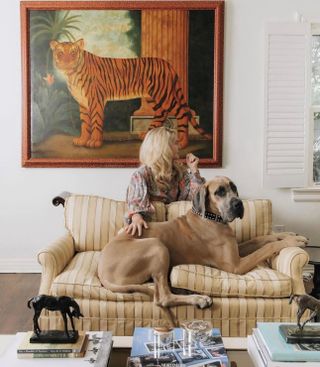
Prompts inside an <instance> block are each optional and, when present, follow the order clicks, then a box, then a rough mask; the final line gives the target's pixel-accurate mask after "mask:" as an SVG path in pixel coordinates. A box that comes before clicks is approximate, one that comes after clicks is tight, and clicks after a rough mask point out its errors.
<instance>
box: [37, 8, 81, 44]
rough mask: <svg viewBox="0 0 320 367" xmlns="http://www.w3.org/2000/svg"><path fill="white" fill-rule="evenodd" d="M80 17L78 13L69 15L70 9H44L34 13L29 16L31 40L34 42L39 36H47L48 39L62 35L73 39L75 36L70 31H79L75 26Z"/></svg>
mask: <svg viewBox="0 0 320 367" xmlns="http://www.w3.org/2000/svg"><path fill="white" fill-rule="evenodd" d="M80 17H81V16H80V15H70V11H66V12H64V11H46V12H41V13H40V12H39V13H38V14H35V15H34V16H33V17H32V18H31V27H30V31H31V42H36V41H37V40H38V39H39V38H47V39H48V40H49V41H50V40H53V39H61V38H62V37H66V38H67V39H68V40H69V41H74V40H75V38H74V36H73V34H72V33H71V32H72V30H77V31H80V28H79V27H77V26H76V24H77V23H79V21H80V19H79V18H80Z"/></svg>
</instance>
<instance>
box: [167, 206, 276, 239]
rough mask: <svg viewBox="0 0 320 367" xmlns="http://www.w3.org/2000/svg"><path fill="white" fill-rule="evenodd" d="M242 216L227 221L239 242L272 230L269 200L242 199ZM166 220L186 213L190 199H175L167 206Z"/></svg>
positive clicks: (189, 207)
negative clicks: (230, 221) (229, 221)
mask: <svg viewBox="0 0 320 367" xmlns="http://www.w3.org/2000/svg"><path fill="white" fill-rule="evenodd" d="M243 205H244V216H243V218H242V219H239V218H237V219H236V220H234V221H233V222H232V223H229V225H230V227H231V228H232V229H233V231H234V233H235V235H236V238H237V241H238V242H239V243H241V242H244V241H247V240H249V239H251V238H254V237H257V236H264V235H267V234H270V233H271V231H272V205H271V201H270V200H264V199H256V200H243ZM166 207H167V218H168V220H172V219H175V218H177V217H179V216H180V215H184V214H186V212H187V211H188V210H189V209H191V207H192V203H191V202H190V201H176V202H174V203H171V204H168V205H167V206H166Z"/></svg>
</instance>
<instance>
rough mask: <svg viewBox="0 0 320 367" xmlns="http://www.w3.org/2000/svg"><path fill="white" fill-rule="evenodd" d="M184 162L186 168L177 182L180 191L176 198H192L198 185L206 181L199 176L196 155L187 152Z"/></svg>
mask: <svg viewBox="0 0 320 367" xmlns="http://www.w3.org/2000/svg"><path fill="white" fill-rule="evenodd" d="M186 163H187V166H188V169H187V170H186V171H185V173H184V175H183V178H182V180H181V181H180V183H179V189H180V192H179V196H178V200H192V199H193V196H194V194H195V193H196V192H197V191H198V189H199V187H200V186H201V185H203V184H204V183H205V182H206V180H205V179H204V178H203V177H201V175H200V172H199V169H198V164H199V158H198V157H196V156H195V155H193V154H192V153H189V154H187V156H186Z"/></svg>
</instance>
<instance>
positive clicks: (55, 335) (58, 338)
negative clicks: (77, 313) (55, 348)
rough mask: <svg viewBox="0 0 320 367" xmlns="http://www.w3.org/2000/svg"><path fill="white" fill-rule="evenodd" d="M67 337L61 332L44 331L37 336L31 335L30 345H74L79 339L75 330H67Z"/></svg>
mask: <svg viewBox="0 0 320 367" xmlns="http://www.w3.org/2000/svg"><path fill="white" fill-rule="evenodd" d="M68 333H69V335H67V333H66V332H65V331H63V330H46V331H41V332H40V333H39V334H36V333H33V334H32V336H31V338H30V343H50V344H66V343H75V342H76V341H77V340H78V338H79V333H78V331H77V330H75V331H73V330H68Z"/></svg>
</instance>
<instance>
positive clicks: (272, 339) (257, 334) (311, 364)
mask: <svg viewBox="0 0 320 367" xmlns="http://www.w3.org/2000/svg"><path fill="white" fill-rule="evenodd" d="M280 325H282V324H281V323H277V322H258V323H257V328H255V329H253V332H252V335H251V336H248V353H249V355H250V357H251V359H252V361H253V362H254V364H255V366H256V367H319V366H320V344H318V343H311V344H301V343H299V344H289V343H287V342H286V341H285V339H284V337H283V336H282V335H281V332H280V330H279V326H280ZM292 325H294V324H292Z"/></svg>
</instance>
